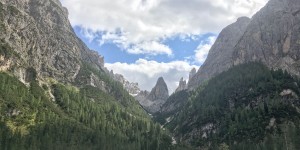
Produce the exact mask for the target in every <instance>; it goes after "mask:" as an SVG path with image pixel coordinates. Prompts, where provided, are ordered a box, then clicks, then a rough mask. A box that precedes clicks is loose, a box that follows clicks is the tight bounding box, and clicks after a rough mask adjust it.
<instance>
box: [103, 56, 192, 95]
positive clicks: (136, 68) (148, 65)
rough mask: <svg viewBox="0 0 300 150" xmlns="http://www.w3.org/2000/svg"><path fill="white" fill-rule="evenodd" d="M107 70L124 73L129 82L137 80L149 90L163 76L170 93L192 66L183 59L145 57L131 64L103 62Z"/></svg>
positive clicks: (144, 88) (142, 86)
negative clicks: (162, 59) (153, 59)
mask: <svg viewBox="0 0 300 150" xmlns="http://www.w3.org/2000/svg"><path fill="white" fill-rule="evenodd" d="M105 66H106V67H107V68H108V69H109V70H113V71H114V72H115V73H119V74H122V75H124V77H125V78H126V79H127V80H129V81H130V82H137V83H139V86H140V88H141V89H143V90H148V91H150V90H151V89H152V88H153V87H154V85H155V83H156V81H157V79H158V78H159V77H161V76H162V77H164V79H165V81H166V83H167V85H168V88H169V92H170V94H171V93H172V92H173V91H175V89H176V88H177V86H178V81H179V80H180V78H181V77H183V78H185V79H187V78H188V72H189V71H190V70H192V68H193V67H195V68H198V66H192V65H190V64H189V63H188V62H185V61H172V62H169V63H163V62H156V61H148V60H145V59H139V60H137V61H136V62H135V63H133V64H128V63H120V62H117V63H113V64H109V63H107V64H105Z"/></svg>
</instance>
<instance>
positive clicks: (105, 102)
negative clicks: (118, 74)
mask: <svg viewBox="0 0 300 150" xmlns="http://www.w3.org/2000/svg"><path fill="white" fill-rule="evenodd" d="M0 88H1V90H0V91H1V92H0V113H1V114H0V115H1V116H0V135H1V136H0V149H3V150H11V149H16V150H22V149H30V150H32V149H33V150H34V149H72V150H75V149H105V150H129V149H130V150H135V149H136V150H140V149H145V150H160V149H162V150H168V149H171V148H172V145H171V138H170V137H169V136H168V135H167V134H166V133H165V132H164V131H163V130H162V129H161V127H160V126H159V125H158V124H154V123H153V122H152V121H151V120H150V119H149V118H148V117H146V115H144V114H145V113H142V112H139V110H134V111H128V109H131V107H129V106H128V107H125V106H123V105H122V104H121V103H119V101H117V100H115V97H113V96H110V95H108V94H106V93H104V92H101V91H100V90H99V89H97V88H95V87H90V86H85V87H82V88H80V89H78V88H75V87H72V86H65V85H63V84H59V83H58V84H53V85H52V86H51V89H50V90H51V91H52V93H53V95H54V97H55V101H54V102H52V101H51V100H50V96H48V94H47V93H46V92H45V90H44V89H43V88H42V87H40V85H39V83H38V81H36V80H34V81H32V82H31V83H30V87H29V88H27V87H26V86H25V85H24V84H22V83H21V82H19V81H18V80H17V79H16V78H14V77H11V76H10V75H8V74H6V73H0ZM135 107H137V106H133V107H132V108H135ZM14 112H17V113H14Z"/></svg>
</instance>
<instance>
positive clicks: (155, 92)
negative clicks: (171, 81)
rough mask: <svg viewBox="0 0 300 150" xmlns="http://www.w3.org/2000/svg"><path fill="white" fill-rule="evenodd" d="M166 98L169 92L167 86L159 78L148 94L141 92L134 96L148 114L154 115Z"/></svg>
mask: <svg viewBox="0 0 300 150" xmlns="http://www.w3.org/2000/svg"><path fill="white" fill-rule="evenodd" d="M168 97H169V91H168V87H167V84H166V83H165V81H164V79H163V78H162V77H160V78H159V79H158V80H157V82H156V85H155V86H154V88H152V90H151V92H150V93H149V94H148V93H147V92H141V93H140V94H138V96H136V99H137V100H138V101H139V102H140V104H141V105H142V106H143V107H144V108H145V109H146V110H147V111H148V112H149V113H156V112H158V111H159V110H160V108H161V106H162V105H163V104H164V103H165V102H166V100H167V99H168Z"/></svg>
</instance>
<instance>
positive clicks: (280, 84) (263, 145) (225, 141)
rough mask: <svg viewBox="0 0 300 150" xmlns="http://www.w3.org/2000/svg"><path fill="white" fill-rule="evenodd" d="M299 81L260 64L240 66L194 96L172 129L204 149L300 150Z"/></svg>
mask: <svg viewBox="0 0 300 150" xmlns="http://www.w3.org/2000/svg"><path fill="white" fill-rule="evenodd" d="M299 84H300V82H299V80H298V79H297V78H293V77H292V76H290V75H289V74H288V73H287V72H284V71H282V70H277V71H273V70H269V69H268V68H267V67H266V66H264V65H262V64H260V63H249V64H243V65H238V66H235V67H233V68H231V69H229V70H228V71H225V72H223V73H221V74H219V75H217V76H216V77H214V78H212V79H211V80H209V81H208V83H207V85H205V86H203V87H200V88H198V89H197V90H196V91H194V92H192V93H191V94H190V96H189V98H190V99H189V100H188V102H187V104H186V105H185V106H184V108H183V109H182V110H181V111H179V112H178V113H177V114H175V115H174V117H173V118H171V120H169V121H171V122H170V123H167V125H166V127H168V128H169V129H170V130H171V131H173V133H175V135H176V137H177V139H178V140H179V141H182V142H186V143H188V144H191V145H193V146H194V147H198V148H199V149H205V148H210V149H222V148H221V147H227V148H230V149H249V150H250V149H251V150H253V149H294V150H296V149H299V148H300V146H299V144H298V142H297V140H296V139H299V138H300V136H299V135H300V130H299V129H300V122H299V119H300V112H299V110H300V99H299V94H300V88H299V86H298V85H299Z"/></svg>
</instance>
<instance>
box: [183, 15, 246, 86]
mask: <svg viewBox="0 0 300 150" xmlns="http://www.w3.org/2000/svg"><path fill="white" fill-rule="evenodd" d="M249 22H250V19H249V18H247V17H242V18H239V19H238V20H237V21H236V22H235V23H233V24H231V25H229V26H227V27H226V28H224V29H223V30H222V32H221V33H220V35H219V36H218V38H217V40H216V42H215V43H214V45H213V46H212V48H211V49H210V51H209V53H208V56H207V59H206V61H205V62H204V63H203V65H202V66H201V68H200V69H199V70H198V72H197V73H196V75H192V76H191V78H190V80H189V83H188V87H189V89H194V88H196V87H198V86H199V85H200V84H201V83H202V82H203V81H205V80H208V79H210V78H211V77H213V76H215V75H217V74H219V73H221V72H223V71H226V70H227V69H229V68H230V67H231V66H232V65H233V62H232V55H233V51H234V46H235V45H236V43H237V42H238V40H239V39H240V38H241V37H242V35H243V34H244V32H245V30H246V28H247V26H248V24H249ZM190 74H191V73H190ZM192 74H193V73H192Z"/></svg>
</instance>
